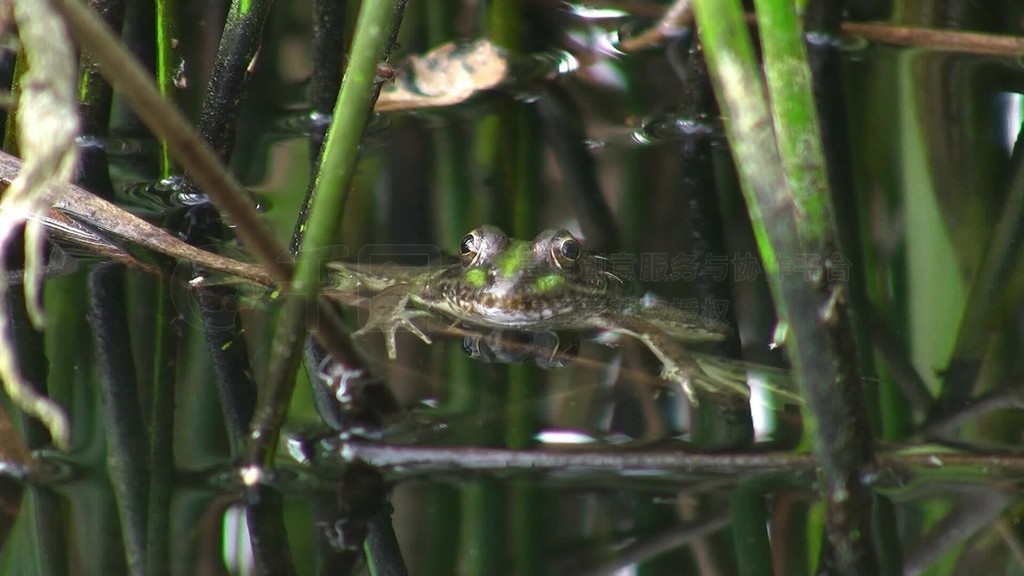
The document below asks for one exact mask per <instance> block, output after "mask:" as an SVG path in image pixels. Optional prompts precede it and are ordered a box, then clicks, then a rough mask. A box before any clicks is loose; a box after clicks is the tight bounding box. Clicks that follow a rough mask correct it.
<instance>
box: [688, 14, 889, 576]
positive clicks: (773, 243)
mask: <svg viewBox="0 0 1024 576" xmlns="http://www.w3.org/2000/svg"><path fill="white" fill-rule="evenodd" d="M794 10H795V8H794V6H793V5H792V4H791V3H787V2H785V1H784V0H782V1H779V0H761V1H759V2H758V21H759V25H760V31H761V35H762V39H763V45H764V52H765V63H766V64H765V71H766V73H767V75H768V77H769V84H770V87H771V88H772V94H771V100H772V101H773V103H774V105H775V115H774V116H773V115H772V114H771V112H770V109H769V105H768V96H767V93H766V92H765V88H764V85H763V83H762V82H761V70H760V68H759V67H758V65H757V60H756V59H755V56H754V48H753V43H752V42H751V39H750V35H749V33H748V32H747V25H746V23H745V21H744V15H743V9H742V6H741V5H740V3H739V2H738V1H735V0H697V1H696V3H695V11H696V16H697V22H698V25H699V27H700V33H701V39H702V41H703V42H704V47H705V50H706V54H707V59H708V65H709V68H710V70H711V72H712V77H713V80H714V84H715V91H716V94H717V96H718V99H719V103H720V104H721V106H722V112H723V115H724V116H725V117H726V119H727V124H726V127H727V130H728V133H729V140H730V144H731V145H732V152H733V157H734V160H735V162H736V165H737V167H738V170H739V174H740V181H741V184H742V188H743V193H744V197H745V198H746V201H747V209H748V211H749V212H750V218H751V221H752V224H753V227H754V232H755V236H756V238H757V243H758V248H759V250H760V252H761V256H762V259H763V260H764V264H765V268H766V273H767V275H768V278H769V283H770V287H771V291H772V297H773V299H774V301H775V305H776V309H777V310H778V314H779V317H780V319H781V320H782V321H783V322H785V323H786V324H787V326H788V329H789V330H788V336H787V340H786V342H785V344H786V349H787V352H788V355H789V358H790V361H791V362H792V364H793V367H794V372H795V374H796V376H797V381H798V382H799V384H800V386H801V389H802V391H803V394H804V396H805V397H806V399H807V408H808V410H807V422H808V425H809V428H810V430H811V431H812V432H811V437H812V439H813V442H812V445H813V449H814V454H815V457H816V459H817V461H818V462H819V463H820V465H821V474H822V477H823V492H824V497H825V499H826V502H827V504H826V510H827V511H828V529H827V534H828V542H829V544H830V545H831V548H832V553H833V557H834V561H835V565H836V568H837V572H838V573H842V574H855V573H875V572H877V568H878V560H877V558H876V555H875V550H874V547H873V537H872V532H871V518H870V510H871V500H870V492H869V491H868V489H867V488H866V487H865V486H864V485H863V483H862V482H861V480H860V477H861V476H860V471H861V470H862V468H863V467H864V466H866V465H867V464H868V463H869V462H870V461H871V459H872V447H871V436H870V431H869V430H868V425H867V424H868V422H867V418H866V415H865V414H864V411H863V404H862V398H861V394H860V389H859V375H858V373H857V365H856V351H855V350H854V349H853V345H852V342H853V337H852V334H851V331H850V322H849V317H848V314H847V309H846V303H845V301H846V297H845V293H846V289H845V286H843V285H842V283H841V282H839V281H837V278H836V275H835V271H834V270H833V268H832V267H830V264H829V263H828V262H826V259H827V258H829V257H830V256H831V253H832V252H834V251H835V240H834V230H833V228H834V227H833V223H832V218H831V213H832V210H831V207H830V195H829V193H828V186H827V179H826V178H825V177H824V174H825V171H824V159H823V156H822V154H821V144H820V137H819V136H818V131H817V123H816V119H815V117H814V114H815V112H814V107H813V99H812V96H811V90H810V72H809V70H808V68H807V61H806V54H805V52H804V49H803V45H802V35H801V31H800V28H799V25H798V22H797V19H796V15H795V12H794ZM773 125H774V126H775V129H773ZM798 259H799V260H798ZM797 264H799V267H797ZM783 265H787V266H785V267H783Z"/></svg>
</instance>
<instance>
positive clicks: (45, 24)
mask: <svg viewBox="0 0 1024 576" xmlns="http://www.w3.org/2000/svg"><path fill="white" fill-rule="evenodd" d="M12 1H13V5H12ZM3 4H4V6H3V7H2V8H0V11H3V12H8V11H9V10H10V9H11V8H12V7H13V15H14V20H15V22H16V23H17V25H18V34H19V36H20V38H21V46H22V50H23V51H24V58H25V61H26V63H27V70H26V72H25V74H24V75H23V76H22V78H21V93H20V95H19V98H18V109H17V121H18V125H17V138H18V148H19V150H20V153H21V155H22V158H24V164H23V165H22V169H21V171H20V172H19V173H18V177H17V178H15V179H14V182H12V183H11V186H10V188H8V190H7V191H6V193H5V194H4V197H3V200H2V201H0V206H2V207H3V210H0V252H3V251H6V249H7V247H8V246H9V245H10V243H11V242H12V241H13V240H14V239H15V238H17V237H18V231H19V230H20V229H21V226H22V225H24V230H25V235H24V238H25V283H24V287H25V288H24V289H25V295H26V300H27V302H28V310H29V316H30V317H31V318H32V321H33V323H34V324H35V325H36V326H41V325H42V323H43V312H42V306H41V304H40V297H39V294H40V289H41V284H42V271H43V259H44V254H43V250H44V245H45V237H44V234H45V230H44V228H43V224H42V221H41V216H42V215H44V214H45V213H46V211H47V210H48V209H49V207H50V205H52V204H53V202H54V201H55V200H56V199H57V197H59V196H60V194H61V192H62V191H63V190H64V188H65V187H66V186H67V185H68V183H69V182H70V181H71V177H72V175H73V172H74V167H75V162H76V161H77V148H76V147H75V138H76V137H77V136H78V131H79V130H78V126H79V121H78V102H77V99H76V98H75V67H76V59H75V54H74V51H73V50H72V47H71V43H70V40H69V38H68V35H67V31H66V29H65V27H64V22H63V20H62V19H61V18H60V16H59V15H58V14H57V13H56V12H54V11H53V9H52V8H51V6H50V4H49V2H40V1H39V0H6V1H5V2H3ZM6 272H7V270H6V269H5V264H4V262H3V259H0V378H3V381H4V390H5V391H6V392H7V394H8V395H10V397H11V400H13V401H14V403H15V404H16V405H17V406H18V407H19V408H21V409H22V410H24V411H25V412H27V413H29V414H31V415H33V416H35V417H36V418H39V420H41V421H42V422H43V424H45V425H46V427H47V428H48V429H49V431H50V435H51V436H52V437H53V440H54V443H55V444H56V445H57V446H58V447H61V448H65V447H67V445H68V442H69V431H68V423H67V417H66V416H65V414H64V412H63V410H61V408H60V407H59V406H57V405H56V404H55V403H54V402H53V401H52V400H50V399H49V398H46V397H45V396H42V395H40V394H39V393H37V392H36V391H35V389H34V388H33V387H32V385H31V383H29V382H27V381H26V380H25V378H24V376H23V375H22V374H21V370H20V368H19V367H18V358H17V346H16V345H15V342H14V337H13V329H12V326H11V322H10V318H11V314H10V310H8V309H7V306H8V298H7V290H8V284H7V280H6V278H7V274H6Z"/></svg>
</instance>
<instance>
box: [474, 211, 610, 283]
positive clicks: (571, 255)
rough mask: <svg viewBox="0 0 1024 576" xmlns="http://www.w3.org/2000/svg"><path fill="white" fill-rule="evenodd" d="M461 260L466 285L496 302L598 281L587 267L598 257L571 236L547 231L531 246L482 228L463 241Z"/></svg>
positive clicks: (530, 243)
mask: <svg viewBox="0 0 1024 576" xmlns="http://www.w3.org/2000/svg"><path fill="white" fill-rule="evenodd" d="M460 254H461V259H462V274H463V282H465V283H466V284H468V285H469V286H472V287H473V288H475V289H477V290H480V291H481V292H483V293H486V294H489V295H492V296H494V297H497V298H505V297H513V296H517V295H518V296H526V295H529V294H532V295H535V296H542V295H550V294H552V293H557V292H559V291H560V290H562V289H564V288H565V287H566V286H567V285H578V284H580V283H581V282H582V283H589V282H588V281H589V279H588V278H587V276H593V274H587V272H588V270H587V269H586V266H585V263H586V262H587V261H588V259H589V258H593V257H592V256H589V255H587V254H586V253H585V252H584V251H583V247H582V246H581V245H580V242H579V241H578V240H576V238H574V237H573V235H572V234H570V233H569V232H568V231H567V230H545V231H544V232H541V233H540V234H538V235H537V237H536V238H534V239H533V241H532V242H527V241H525V240H516V239H514V238H509V237H508V236H506V235H505V233H504V232H502V231H501V229H499V228H497V227H495V226H480V227H479V228H476V229H474V230H473V231H471V232H470V233H469V234H466V236H465V237H463V239H462V242H461V244H460ZM589 272H593V270H589Z"/></svg>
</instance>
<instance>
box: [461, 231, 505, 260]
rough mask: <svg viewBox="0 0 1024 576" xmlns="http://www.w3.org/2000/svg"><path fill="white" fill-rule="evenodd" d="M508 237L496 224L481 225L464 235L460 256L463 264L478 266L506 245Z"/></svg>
mask: <svg viewBox="0 0 1024 576" xmlns="http://www.w3.org/2000/svg"><path fill="white" fill-rule="evenodd" d="M507 241H508V239H507V238H506V237H505V234H504V232H502V231H501V230H499V229H498V228H495V227H494V226H480V227H479V228H476V229H474V230H473V231H472V232H470V233H469V234H466V235H465V236H463V237H462V241H461V242H459V256H460V258H461V259H462V265H463V266H478V265H480V264H481V263H482V262H484V261H487V260H489V259H490V258H492V257H493V256H494V255H495V254H497V253H498V252H500V251H501V249H502V248H504V247H505V244H506V243H507Z"/></svg>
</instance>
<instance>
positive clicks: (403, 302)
mask: <svg viewBox="0 0 1024 576" xmlns="http://www.w3.org/2000/svg"><path fill="white" fill-rule="evenodd" d="M411 296H412V287H411V286H409V285H408V284H396V285H394V286H389V287H387V288H385V289H384V290H381V291H380V292H378V293H377V294H375V295H374V296H373V297H372V298H371V299H370V317H369V318H367V320H366V324H363V327H362V328H360V329H359V330H356V331H355V332H354V333H353V334H352V335H353V336H361V335H363V334H366V333H368V332H370V331H371V330H375V329H380V330H381V331H383V332H384V345H385V347H386V348H387V351H388V358H390V359H392V360H394V359H395V357H396V356H397V351H396V348H395V334H396V333H397V332H398V329H399V328H402V327H404V328H405V329H406V330H408V331H409V332H412V333H413V334H415V335H416V336H417V337H419V339H420V340H423V341H424V342H426V343H427V344H431V343H432V341H431V340H430V337H429V336H427V335H426V334H424V333H423V331H422V330H420V329H419V327H417V326H416V325H415V324H413V323H412V319H413V318H422V317H427V316H430V312H427V311H426V310H417V309H415V308H409V299H410V297H411Z"/></svg>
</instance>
